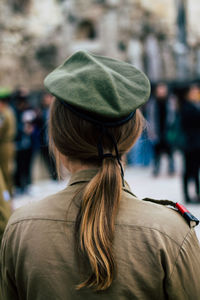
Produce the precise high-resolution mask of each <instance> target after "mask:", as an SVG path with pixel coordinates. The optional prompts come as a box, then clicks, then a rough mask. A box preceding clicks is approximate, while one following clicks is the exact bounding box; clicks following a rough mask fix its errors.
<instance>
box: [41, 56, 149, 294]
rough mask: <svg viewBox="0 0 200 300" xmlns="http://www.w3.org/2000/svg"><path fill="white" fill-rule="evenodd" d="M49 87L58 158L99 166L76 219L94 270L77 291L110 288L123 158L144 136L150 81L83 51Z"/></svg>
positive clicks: (79, 247) (80, 243)
mask: <svg viewBox="0 0 200 300" xmlns="http://www.w3.org/2000/svg"><path fill="white" fill-rule="evenodd" d="M98 74H99V76H98ZM140 83H141V84H140ZM45 84H46V86H47V88H48V89H49V90H50V92H51V93H52V94H53V95H55V96H56V99H55V101H54V102H53V104H52V106H51V113H50V121H49V132H50V142H51V144H52V146H53V150H54V153H55V154H56V157H59V155H60V154H62V155H63V156H64V157H66V158H67V159H68V160H69V161H70V162H71V163H73V162H79V163H81V164H83V165H87V166H91V167H94V166H95V167H97V168H98V172H97V174H96V176H94V177H93V178H92V180H91V181H90V182H89V183H88V184H87V186H86V187H85V188H84V191H83V194H82V202H81V207H80V210H79V213H78V215H77V219H76V226H75V241H76V251H78V253H81V254H82V261H83V262H87V263H89V266H90V274H89V275H88V278H85V281H83V282H82V283H81V284H79V286H78V287H77V288H83V287H93V288H95V289H96V290H105V289H107V288H108V287H109V286H110V285H111V283H112V281H113V278H114V275H115V272H116V263H115V257H114V252H113V238H114V222H115V218H116V215H117V212H118V209H119V202H120V198H121V191H122V184H123V168H122V165H121V159H122V156H123V155H124V154H125V153H126V152H127V151H128V150H129V149H130V148H131V147H132V145H133V144H134V143H135V141H136V139H137V138H138V137H139V135H140V133H141V132H142V129H143V124H144V123H143V117H142V115H141V113H140V111H139V110H138V109H137V108H138V107H139V106H140V105H142V104H143V103H145V102H146V101H147V99H148V96H149V93H150V88H149V82H148V79H147V78H146V77H145V75H144V74H143V73H141V72H140V71H138V70H137V69H135V68H134V67H132V66H131V65H128V64H126V63H124V62H120V61H116V60H113V59H109V58H105V57H100V56H93V55H90V54H88V53H82V52H81V53H77V54H74V55H73V56H72V57H71V58H69V59H68V60H67V61H66V62H65V63H64V64H63V65H61V66H60V67H59V68H57V69H56V70H55V71H53V72H52V73H51V74H50V75H49V76H48V77H47V78H46V80H45ZM67 87H68V89H67ZM131 95H132V98H130V97H131Z"/></svg>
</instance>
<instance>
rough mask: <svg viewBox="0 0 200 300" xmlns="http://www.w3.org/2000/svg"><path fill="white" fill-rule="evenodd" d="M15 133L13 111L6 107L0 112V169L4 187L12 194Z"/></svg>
mask: <svg viewBox="0 0 200 300" xmlns="http://www.w3.org/2000/svg"><path fill="white" fill-rule="evenodd" d="M15 133H16V119H15V115H14V112H13V110H12V109H11V108H10V107H9V106H7V107H6V108H5V109H4V110H3V111H2V112H0V168H1V170H2V173H3V176H4V180H5V182H6V186H7V187H8V190H9V192H10V194H12V185H13V184H12V176H11V173H12V168H13V164H14V153H15V146H14V138H15Z"/></svg>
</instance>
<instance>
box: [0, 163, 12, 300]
mask: <svg viewBox="0 0 200 300" xmlns="http://www.w3.org/2000/svg"><path fill="white" fill-rule="evenodd" d="M9 199H10V196H9V192H8V190H7V188H6V185H5V181H4V179H3V175H2V172H1V169H0V247H1V240H2V237H3V233H4V230H5V228H6V224H7V222H8V219H9V217H10V215H11V206H10V203H9ZM0 300H3V297H2V295H1V288H0Z"/></svg>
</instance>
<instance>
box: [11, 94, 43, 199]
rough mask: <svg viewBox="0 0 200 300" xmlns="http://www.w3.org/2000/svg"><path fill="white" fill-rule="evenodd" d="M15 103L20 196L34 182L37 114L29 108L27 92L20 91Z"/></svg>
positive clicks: (17, 180) (16, 176) (17, 185)
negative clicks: (33, 166)
mask: <svg viewBox="0 0 200 300" xmlns="http://www.w3.org/2000/svg"><path fill="white" fill-rule="evenodd" d="M14 103H15V111H16V117H17V134H16V169H15V186H16V194H18V193H19V194H20V193H24V192H27V191H28V187H29V185H30V184H31V182H32V178H31V175H32V174H31V173H32V169H31V166H32V160H33V154H34V149H35V139H34V137H35V120H36V113H35V111H34V110H33V109H32V108H31V107H30V106H29V103H28V93H27V91H24V90H18V91H17V92H16V93H15V101H14ZM38 138H39V137H38Z"/></svg>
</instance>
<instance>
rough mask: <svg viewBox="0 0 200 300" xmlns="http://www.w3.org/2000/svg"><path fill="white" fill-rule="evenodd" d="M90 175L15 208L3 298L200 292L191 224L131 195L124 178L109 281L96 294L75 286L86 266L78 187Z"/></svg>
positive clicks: (199, 262)
mask: <svg viewBox="0 0 200 300" xmlns="http://www.w3.org/2000/svg"><path fill="white" fill-rule="evenodd" d="M95 174H96V170H85V171H80V172H78V173H75V174H74V175H73V176H72V177H71V180H70V182H69V185H68V186H67V188H66V189H64V190H63V191H61V192H59V193H57V194H55V195H52V196H49V197H47V198H45V199H44V200H42V201H39V202H38V203H32V204H29V205H27V206H25V207H23V208H21V209H19V210H18V211H16V212H15V213H14V214H13V216H12V217H11V219H10V221H9V224H8V226H7V229H6V232H5V235H4V238H3V241H2V248H1V256H0V263H1V276H0V280H1V287H2V289H3V299H4V300H11V299H15V300H18V299H20V300H25V299H26V300H27V299H28V300H36V299H37V300H46V299H48V300H70V299H72V300H81V299H84V300H85V299H87V300H98V299H99V300H100V299H101V300H103V299H106V300H112V299H113V300H125V299H141V300H154V299H156V300H162V299H163V300H164V299H171V300H172V299H173V300H176V299H178V300H186V299H187V300H189V299H199V295H200V284H199V278H200V247H199V242H198V240H197V238H196V235H195V232H194V230H193V229H191V228H190V227H189V226H188V224H187V222H186V221H185V220H184V218H183V217H182V216H181V215H180V214H179V213H178V212H176V211H175V210H173V209H170V208H168V207H165V206H162V205H158V204H154V203H150V202H145V201H142V200H140V199H138V198H136V197H134V196H133V195H132V194H130V192H129V188H128V186H127V185H126V187H125V189H124V191H123V193H122V199H121V202H120V209H119V214H118V216H117V219H116V223H115V239H114V252H115V257H116V262H117V270H118V272H117V274H116V277H115V279H114V281H113V284H112V285H111V287H110V288H109V289H108V290H106V291H103V292H99V293H95V292H93V291H92V290H87V289H85V290H80V291H77V290H76V289H75V286H76V285H77V284H78V283H79V282H80V280H81V279H83V278H85V274H86V273H87V270H83V274H82V273H81V271H80V268H79V265H78V262H77V258H76V256H75V252H74V237H73V232H74V224H75V219H76V215H77V212H78V209H79V205H80V201H81V199H80V197H79V196H78V195H77V192H78V191H79V190H80V189H81V188H84V186H85V185H86V184H87V182H88V181H89V180H90V179H91V178H92V177H93V176H94V175H95ZM75 195H76V198H75V200H74V201H73V202H72V199H73V197H74V196H75Z"/></svg>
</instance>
